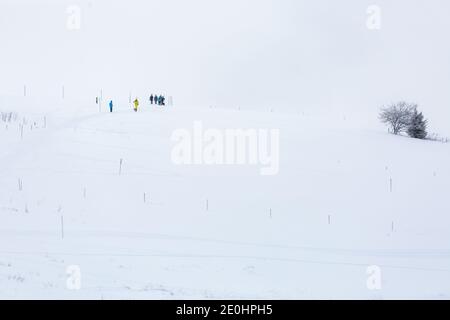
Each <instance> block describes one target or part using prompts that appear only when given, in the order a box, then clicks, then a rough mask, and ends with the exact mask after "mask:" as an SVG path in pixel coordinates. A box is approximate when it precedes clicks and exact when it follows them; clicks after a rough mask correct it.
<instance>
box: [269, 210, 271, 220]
mask: <svg viewBox="0 0 450 320" xmlns="http://www.w3.org/2000/svg"><path fill="white" fill-rule="evenodd" d="M269 216H270V219H272V208H270V209H269Z"/></svg>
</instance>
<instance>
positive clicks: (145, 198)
mask: <svg viewBox="0 0 450 320" xmlns="http://www.w3.org/2000/svg"><path fill="white" fill-rule="evenodd" d="M146 202H147V195H146V194H145V192H144V203H146Z"/></svg>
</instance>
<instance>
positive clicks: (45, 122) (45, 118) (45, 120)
mask: <svg viewBox="0 0 450 320" xmlns="http://www.w3.org/2000/svg"><path fill="white" fill-rule="evenodd" d="M44 128H47V117H46V116H44Z"/></svg>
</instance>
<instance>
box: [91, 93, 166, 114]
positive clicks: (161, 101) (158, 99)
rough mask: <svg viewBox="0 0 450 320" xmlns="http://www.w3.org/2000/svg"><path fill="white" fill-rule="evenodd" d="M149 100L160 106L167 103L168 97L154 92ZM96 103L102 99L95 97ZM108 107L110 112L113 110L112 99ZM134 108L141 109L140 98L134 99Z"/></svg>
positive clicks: (136, 110)
mask: <svg viewBox="0 0 450 320" xmlns="http://www.w3.org/2000/svg"><path fill="white" fill-rule="evenodd" d="M149 101H150V104H154V105H158V106H165V105H166V97H165V96H163V95H159V96H158V95H156V94H155V95H153V94H152V95H150V98H149ZM95 103H96V104H99V103H100V100H99V98H98V97H96V98H95ZM108 107H109V112H113V108H114V103H113V101H112V100H110V101H109V104H108ZM133 110H134V112H138V110H139V100H138V98H136V99H134V101H133Z"/></svg>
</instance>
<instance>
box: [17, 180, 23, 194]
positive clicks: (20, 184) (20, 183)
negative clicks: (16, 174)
mask: <svg viewBox="0 0 450 320" xmlns="http://www.w3.org/2000/svg"><path fill="white" fill-rule="evenodd" d="M17 182H18V185H19V191H22V190H23V183H22V179H20V178H19V179H17Z"/></svg>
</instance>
